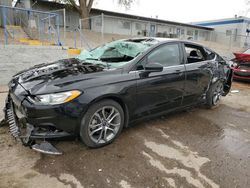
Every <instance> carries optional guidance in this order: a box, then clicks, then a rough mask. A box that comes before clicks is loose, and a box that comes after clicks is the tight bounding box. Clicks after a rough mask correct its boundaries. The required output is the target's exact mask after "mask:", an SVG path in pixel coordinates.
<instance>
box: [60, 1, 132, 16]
mask: <svg viewBox="0 0 250 188" xmlns="http://www.w3.org/2000/svg"><path fill="white" fill-rule="evenodd" d="M63 1H64V2H65V3H68V4H69V5H71V6H73V7H74V8H75V9H76V10H77V11H78V12H79V14H80V16H81V18H88V17H89V13H90V10H91V8H92V5H93V3H94V1H95V0H63ZM134 1H135V0H117V3H118V4H119V5H122V6H124V7H125V8H126V9H129V8H130V6H131V4H132V3H133V2H134Z"/></svg>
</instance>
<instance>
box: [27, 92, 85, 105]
mask: <svg viewBox="0 0 250 188" xmlns="http://www.w3.org/2000/svg"><path fill="white" fill-rule="evenodd" d="M80 94H81V91H78V90H73V91H66V92H60V93H52V94H45V95H36V96H33V97H31V96H29V97H28V99H29V100H30V101H31V102H32V103H34V104H39V105H55V104H62V103H66V102H69V101H71V100H73V99H75V98H77V97H78V96H79V95H80Z"/></svg>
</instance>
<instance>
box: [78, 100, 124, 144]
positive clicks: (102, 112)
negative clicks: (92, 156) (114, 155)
mask: <svg viewBox="0 0 250 188" xmlns="http://www.w3.org/2000/svg"><path fill="white" fill-rule="evenodd" d="M123 125H124V112H123V109H122V107H121V106H120V105H119V104H118V103H117V102H115V101H113V100H103V101H100V102H97V103H95V104H93V105H92V106H90V108H89V109H88V111H87V112H86V114H85V115H84V117H83V119H82V122H81V127H80V137H81V139H82V141H83V142H84V144H86V145H87V146H88V147H92V148H97V147H102V146H104V145H107V144H109V143H111V142H112V141H113V140H114V139H115V138H116V137H117V136H118V135H119V134H120V132H121V130H122V128H123Z"/></svg>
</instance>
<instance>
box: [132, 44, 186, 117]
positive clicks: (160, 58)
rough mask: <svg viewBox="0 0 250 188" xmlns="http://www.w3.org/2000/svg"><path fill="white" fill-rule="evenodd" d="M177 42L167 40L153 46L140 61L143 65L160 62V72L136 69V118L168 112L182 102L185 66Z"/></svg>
mask: <svg viewBox="0 0 250 188" xmlns="http://www.w3.org/2000/svg"><path fill="white" fill-rule="evenodd" d="M183 59H184V58H183V54H182V51H181V48H180V44H179V43H166V44H162V45H160V46H158V47H157V48H155V49H153V50H152V51H151V52H149V54H147V55H146V56H145V57H144V58H143V59H142V60H141V61H140V62H139V63H138V67H139V66H140V67H145V66H146V65H147V64H150V63H160V64H161V65H162V66H163V70H162V71H161V72H152V73H149V74H148V75H147V76H143V75H144V71H145V70H140V71H137V73H136V78H137V90H136V92H137V95H136V96H137V98H136V103H137V109H136V113H135V114H136V115H137V116H138V117H140V116H145V115H148V114H154V113H157V112H162V111H167V110H171V109H174V108H177V107H179V106H180V105H181V102H182V96H183V92H184V82H185V66H184V62H183Z"/></svg>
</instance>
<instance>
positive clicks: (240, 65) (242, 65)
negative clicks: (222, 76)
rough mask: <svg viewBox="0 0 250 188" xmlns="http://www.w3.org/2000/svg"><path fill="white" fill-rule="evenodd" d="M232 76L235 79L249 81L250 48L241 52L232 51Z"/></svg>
mask: <svg viewBox="0 0 250 188" xmlns="http://www.w3.org/2000/svg"><path fill="white" fill-rule="evenodd" d="M234 55H235V59H233V60H232V61H233V62H234V64H233V72H234V74H233V78H234V79H235V80H244V81H250V49H248V50H246V51H245V52H243V53H234Z"/></svg>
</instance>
